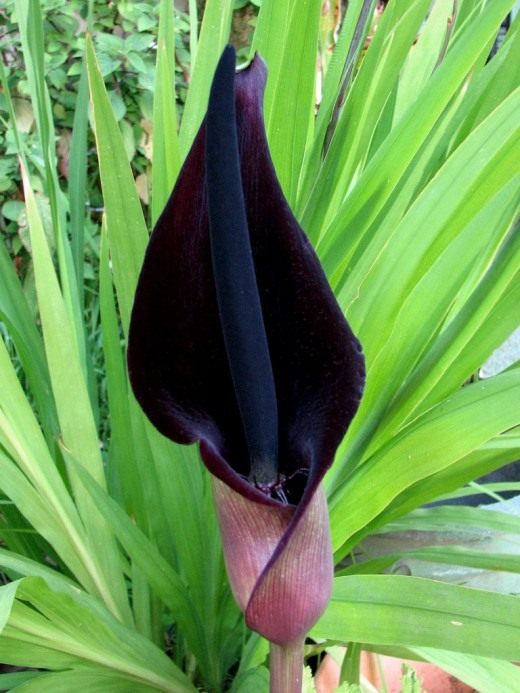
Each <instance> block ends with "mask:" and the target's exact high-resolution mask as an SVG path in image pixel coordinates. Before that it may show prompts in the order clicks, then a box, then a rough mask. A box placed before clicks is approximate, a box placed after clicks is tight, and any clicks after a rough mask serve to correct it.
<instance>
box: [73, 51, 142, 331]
mask: <svg viewBox="0 0 520 693" xmlns="http://www.w3.org/2000/svg"><path fill="white" fill-rule="evenodd" d="M86 50H87V69H88V76H89V84H90V98H91V101H92V109H93V119H94V127H95V135H96V143H97V149H98V159H99V169H100V174H101V185H102V189H103V200H104V203H105V214H106V226H107V231H108V238H109V244H110V251H111V253H112V261H113V263H114V279H115V285H116V290H117V297H118V302H119V309H120V311H121V319H122V322H123V327H124V330H125V332H126V330H127V329H128V323H129V321H130V312H131V309H132V304H133V299H134V293H135V287H136V284H137V278H138V276H139V272H140V270H141V264H142V261H143V257H144V251H145V248H146V244H147V243H148V232H147V230H146V225H145V222H144V218H143V212H142V209H141V203H140V202H139V197H138V195H137V190H136V187H135V183H134V180H133V177H132V173H131V170H130V166H129V163H128V159H127V156H126V151H125V148H124V145H123V141H122V138H121V132H120V130H119V128H118V125H117V121H116V119H115V117H114V112H113V111H112V107H111V105H110V101H109V99H108V96H107V92H106V89H105V85H104V84H103V78H102V77H101V73H100V72H99V67H98V65H97V62H96V57H95V55H94V49H93V46H92V42H91V40H90V38H88V39H87V48H86Z"/></svg>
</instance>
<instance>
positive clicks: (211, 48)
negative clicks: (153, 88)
mask: <svg viewBox="0 0 520 693" xmlns="http://www.w3.org/2000/svg"><path fill="white" fill-rule="evenodd" d="M232 14H233V0H207V2H206V5H205V8H204V16H203V19H202V26H201V29H200V35H199V41H198V46H197V53H196V57H195V61H194V64H193V68H192V71H191V81H190V86H189V89H188V94H187V96H186V104H185V106H184V113H183V117H182V123H181V129H180V132H179V146H180V153H181V160H184V158H185V156H186V154H187V153H188V150H189V148H190V147H191V144H192V142H193V140H194V138H195V135H196V133H197V130H198V129H199V126H200V124H201V122H202V119H203V117H204V114H205V113H206V108H207V105H208V96H209V88H210V84H211V80H212V79H213V73H214V72H215V68H216V66H217V62H218V59H219V58H220V54H221V53H222V51H223V49H224V46H225V45H226V43H227V42H228V40H229V32H230V29H231V16H232Z"/></svg>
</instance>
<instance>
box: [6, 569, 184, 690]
mask: <svg viewBox="0 0 520 693" xmlns="http://www.w3.org/2000/svg"><path fill="white" fill-rule="evenodd" d="M17 597H18V599H19V600H20V601H18V600H17V602H16V603H15V604H14V605H13V607H12V609H11V613H10V617H9V621H8V625H7V626H6V627H5V635H6V637H7V638H12V639H15V640H17V639H18V640H21V641H22V642H23V641H24V640H26V641H27V640H28V641H29V642H34V643H35V644H36V645H43V646H45V647H47V648H49V649H51V650H54V649H55V650H57V651H58V652H61V653H64V654H68V655H69V656H70V657H71V658H72V661H74V663H75V664H76V665H80V664H82V663H83V664H87V665H88V664H94V665H95V666H96V667H103V668H105V669H107V670H108V672H114V673H119V674H121V675H122V676H124V677H125V678H126V679H127V680H128V681H129V685H130V682H132V681H135V682H136V683H137V685H139V684H141V685H142V684H144V685H147V686H150V687H151V688H153V687H155V688H156V689H158V690H163V691H194V690H195V689H194V688H193V686H192V685H191V684H190V683H189V681H188V679H187V678H186V676H185V675H184V674H183V673H182V672H181V671H180V670H179V669H178V668H177V667H176V665H175V664H173V662H172V661H171V660H170V659H168V657H167V656H166V655H165V654H164V653H163V652H161V651H160V650H159V649H158V648H156V647H155V646H154V645H153V644H152V643H150V642H149V641H147V640H146V639H145V638H143V637H141V636H140V635H138V634H137V633H136V632H135V631H132V630H130V629H128V628H126V627H124V626H122V625H121V624H119V623H118V622H117V621H116V620H115V619H114V620H113V621H112V623H111V624H110V626H109V625H108V624H107V622H106V621H104V620H101V619H99V618H98V616H97V615H96V614H95V613H93V612H92V611H91V610H90V609H86V608H85V607H83V606H81V605H79V604H77V603H76V602H75V601H74V600H73V599H72V598H71V597H69V596H68V595H66V594H61V593H58V592H54V591H52V590H51V589H49V588H48V587H47V585H46V583H45V581H44V580H42V579H41V578H23V579H22V580H20V581H19V582H18V590H17ZM22 600H23V601H22ZM24 602H26V603H29V604H30V605H31V606H32V607H34V608H29V607H28V606H26V605H25V604H24ZM27 636H28V637H27ZM78 683H79V681H78Z"/></svg>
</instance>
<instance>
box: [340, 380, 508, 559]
mask: <svg viewBox="0 0 520 693" xmlns="http://www.w3.org/2000/svg"><path fill="white" fill-rule="evenodd" d="M519 388H520V373H515V372H514V371H512V372H510V373H504V374H502V375H499V376H496V377H495V378H492V379H489V380H487V381H483V382H479V383H475V384H474V385H470V386H468V387H465V388H463V389H462V390H460V391H459V392H457V393H456V394H454V395H453V396H452V397H451V398H450V399H448V400H446V401H445V402H442V403H441V404H439V405H437V406H436V407H433V408H432V409H431V410H429V411H428V412H426V413H425V414H424V415H423V416H421V417H419V418H418V419H416V420H415V421H414V422H412V423H411V424H410V425H409V426H407V427H405V428H404V429H403V430H402V431H401V432H400V433H399V434H398V435H397V436H396V437H395V438H393V439H392V440H390V441H389V442H388V443H387V444H386V445H385V446H383V448H381V449H380V450H378V451H377V452H376V453H375V454H374V455H373V456H372V457H371V458H370V459H369V460H367V462H365V463H364V464H363V465H362V466H360V467H358V468H357V469H356V470H355V471H354V472H353V473H352V474H351V475H350V477H349V478H348V479H347V481H346V483H344V484H343V485H342V486H340V487H339V486H337V487H336V490H335V492H334V493H333V495H332V497H331V500H330V513H331V528H332V542H333V546H334V547H335V548H336V549H337V548H338V547H339V546H340V545H341V544H345V542H347V540H348V539H349V538H350V537H352V536H353V535H354V534H355V532H358V531H363V530H364V528H365V531H366V528H367V525H368V524H369V523H370V522H372V521H373V520H374V519H375V518H376V517H378V518H379V520H378V521H379V522H381V523H382V522H383V521H384V513H385V509H386V508H388V507H389V506H391V504H392V503H393V502H394V500H395V499H396V498H397V497H398V496H399V494H400V493H402V492H403V491H404V490H406V489H407V488H408V487H409V486H411V485H412V484H413V483H415V482H417V481H419V480H420V479H423V478H426V477H429V476H431V475H432V474H433V473H435V472H436V471H438V470H441V469H445V468H446V467H449V466H450V465H452V464H454V463H456V462H457V460H459V459H461V458H462V457H464V456H465V455H467V454H469V453H470V452H471V451H472V450H475V449H477V448H478V447H479V446H480V445H482V444H483V443H485V442H486V441H487V440H490V439H491V438H493V437H494V436H496V435H498V434H499V433H501V432H502V431H505V430H507V429H509V428H512V427H513V426H515V425H518V423H519V422H520V411H519V410H518V408H516V409H515V404H514V402H515V401H516V399H517V398H518V393H519V391H520V390H519ZM367 488H369V489H370V503H367V502H366V489H367ZM345 549H346V546H343V549H342V550H343V551H344V550H345ZM342 555H344V554H342Z"/></svg>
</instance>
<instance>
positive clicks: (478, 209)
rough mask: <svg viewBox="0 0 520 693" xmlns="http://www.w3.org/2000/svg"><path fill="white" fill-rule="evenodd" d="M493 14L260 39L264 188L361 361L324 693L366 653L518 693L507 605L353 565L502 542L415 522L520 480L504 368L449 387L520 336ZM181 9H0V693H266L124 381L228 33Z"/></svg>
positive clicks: (207, 512)
mask: <svg viewBox="0 0 520 693" xmlns="http://www.w3.org/2000/svg"><path fill="white" fill-rule="evenodd" d="M513 4H514V3H513V1H512V0H494V2H493V3H488V2H483V1H482V0H460V1H459V2H457V3H454V2H453V0H436V2H435V3H434V4H432V3H431V2H430V0H413V1H412V2H408V0H406V1H405V0H391V2H390V3H388V6H387V8H386V10H385V12H384V14H383V15H382V16H377V17H376V18H375V20H374V10H375V6H376V2H375V1H370V0H352V2H351V3H349V6H348V11H347V13H346V15H345V18H344V21H343V23H342V25H341V28H339V27H338V28H339V34H337V35H335V34H334V31H335V29H334V25H332V27H333V28H332V29H331V24H330V21H329V20H330V17H326V18H325V19H326V20H327V21H325V20H324V19H323V17H322V15H321V12H322V3H321V1H318V0H263V2H262V4H261V9H260V11H259V14H258V17H257V18H256V19H255V25H256V26H255V33H254V35H253V49H255V50H258V51H259V52H260V53H261V55H262V56H263V57H264V59H265V60H266V62H267V64H268V67H269V81H268V87H267V92H266V98H265V109H264V111H265V121H266V129H267V133H268V138H269V143H270V148H271V152H272V156H273V160H274V162H275V166H276V169H277V173H278V175H279V178H280V181H281V183H282V185H283V188H284V191H285V193H286V196H287V198H288V200H289V202H290V204H291V206H292V208H293V209H294V210H295V213H296V215H297V217H298V219H300V220H301V222H302V225H303V227H304V228H305V230H306V232H307V233H308V234H309V237H310V238H311V240H312V242H313V243H314V244H315V247H316V249H317V252H318V254H319V256H320V258H321V260H322V263H323V265H324V268H325V270H326V271H327V273H328V275H329V278H330V281H331V284H332V286H333V288H334V290H335V292H336V295H337V298H338V301H339V303H340V305H341V307H342V309H343V310H344V311H345V313H346V314H347V316H348V319H349V321H350V322H351V324H352V326H353V328H354V330H355V332H356V333H357V334H358V335H359V336H360V338H361V341H362V343H363V345H364V348H365V352H366V356H367V365H368V374H369V377H368V381H367V389H366V393H365V396H364V399H363V404H362V407H361V410H360V412H359V415H358V416H357V418H356V420H355V422H354V424H353V425H352V427H351V429H350V430H349V432H348V435H347V437H346V439H345V441H344V442H343V444H342V446H341V448H340V450H339V452H338V455H337V459H336V462H335V465H334V467H333V469H332V470H331V472H330V474H329V475H328V476H327V479H326V490H327V493H328V498H329V506H330V514H331V530H332V537H333V543H334V549H335V552H336V559H337V566H338V571H337V577H336V580H335V589H334V595H333V599H332V601H331V605H330V607H329V609H328V610H327V612H326V613H325V615H324V616H323V618H322V619H321V620H320V622H319V623H318V624H317V625H316V626H315V628H314V629H313V631H312V636H313V638H314V639H315V642H316V643H317V644H315V645H314V646H312V647H311V651H312V653H316V652H317V651H319V652H322V651H325V650H327V649H329V648H331V647H333V646H334V645H335V644H337V643H350V644H351V646H350V648H349V654H348V655H347V657H346V659H345V661H344V666H343V669H342V672H343V673H342V678H343V681H344V682H345V684H353V685H355V684H357V682H358V666H357V661H356V659H357V658H358V657H359V652H360V649H361V648H364V649H368V650H372V651H375V652H381V653H391V654H396V655H406V656H407V657H410V658H412V659H413V658H415V659H427V660H430V661H432V662H435V663H438V664H439V665H440V666H442V667H443V668H446V669H447V670H448V671H450V672H452V673H454V674H455V675H456V676H458V677H460V678H462V679H463V680H466V681H468V682H469V683H471V685H473V686H475V687H476V688H478V689H479V690H483V691H487V690H489V691H493V693H494V692H495V691H496V690H507V691H509V690H517V689H519V688H520V679H519V673H518V668H517V667H515V666H514V665H513V664H512V663H511V662H513V661H516V660H520V650H519V646H518V643H519V642H520V631H519V625H518V624H519V623H520V606H519V603H520V602H519V599H518V597H513V596H510V595H506V594H499V593H498V592H491V591H489V592H484V591H478V590H473V589H469V588H468V587H464V586H461V585H453V584H444V583H440V582H437V581H435V580H432V579H424V578H418V577H404V576H401V575H394V574H391V566H393V565H394V564H395V562H396V560H399V559H400V558H402V557H403V556H406V555H407V554H408V553H409V552H408V551H406V550H403V549H400V550H399V551H398V552H397V554H395V553H391V554H388V555H384V556H382V557H381V556H379V557H370V556H368V557H367V556H363V555H361V556H360V551H361V542H362V540H363V539H365V538H367V537H369V536H371V535H374V534H375V533H387V534H388V533H392V532H396V531H398V530H404V531H413V532H417V531H420V530H422V531H424V532H433V530H436V531H437V532H439V531H440V532H441V533H444V534H450V533H453V532H454V530H459V531H460V530H461V529H468V528H469V529H471V530H473V531H477V532H478V531H485V532H491V533H492V532H506V533H508V534H511V535H518V531H519V530H518V522H516V520H515V519H514V518H513V519H511V518H510V517H509V516H507V515H505V514H504V513H501V512H496V511H495V512H492V511H488V510H481V509H476V508H471V509H459V510H457V513H456V514H454V512H453V510H452V509H449V508H442V507H440V508H430V509H418V508H419V506H421V505H422V504H424V503H426V502H428V501H431V500H433V499H436V498H439V497H442V496H443V495H447V494H454V493H455V494H456V493H465V491H464V490H460V491H458V490H457V489H460V487H461V486H463V485H464V484H466V483H468V482H469V481H471V480H472V479H474V478H476V477H478V476H480V475H481V474H484V473H485V472H488V471H490V470H492V469H496V468H498V467H500V466H502V465H503V464H506V463H507V462H509V461H511V460H514V459H515V458H517V456H518V450H519V426H520V414H519V410H518V406H517V404H518V396H519V392H520V378H519V376H520V371H519V369H518V364H513V366H512V367H511V368H510V369H509V370H507V371H506V372H504V373H502V374H500V375H498V376H495V377H493V378H490V379H488V380H486V381H478V380H476V381H475V382H471V383H469V384H468V380H469V379H473V380H474V377H473V376H474V374H475V372H476V371H478V368H479V367H480V365H481V364H482V363H483V362H484V361H485V359H486V358H487V357H488V356H489V354H490V353H491V352H492V351H493V349H495V348H496V347H497V346H499V345H500V344H501V342H502V341H503V340H504V339H505V338H506V337H507V336H508V335H509V334H510V333H511V332H512V331H513V329H514V328H515V327H516V325H517V321H518V316H517V311H518V305H519V300H520V272H519V266H520V263H519V258H520V236H519V234H518V227H517V222H516V220H517V218H518V210H519V208H518V199H519V195H518V191H519V180H518V171H517V167H516V165H515V162H516V161H517V160H518V154H519V151H518V150H519V142H520V136H519V130H518V112H519V108H520V91H519V85H518V73H517V70H516V69H515V68H516V65H517V62H518V56H519V51H520V30H519V29H520V27H519V23H518V19H517V20H516V21H515V22H514V23H513V25H512V26H511V28H510V30H509V32H508V34H507V36H506V39H505V41H504V43H503V45H502V47H501V48H500V50H499V51H498V52H497V54H496V55H495V56H494V57H493V58H492V59H491V60H488V57H489V54H490V51H491V48H492V46H493V43H494V41H495V37H496V35H497V32H498V28H499V26H500V23H501V22H502V20H503V18H504V17H505V16H506V14H507V13H508V12H509V11H510V10H511V7H512V6H513ZM187 7H188V10H189V13H188V15H183V14H178V13H176V15H175V18H174V15H173V12H172V4H171V2H169V0H162V2H161V3H151V2H150V3H148V2H139V3H130V2H118V3H112V4H110V3H108V4H107V3H104V4H103V3H97V2H96V3H92V6H91V17H90V20H89V19H88V17H87V10H88V5H85V3H79V2H78V3H76V2H71V3H68V4H67V5H65V6H62V4H61V3H57V2H50V1H44V0H42V2H41V3H40V2H38V1H37V0H31V2H29V1H28V0H15V1H14V2H7V3H4V6H2V8H1V10H0V11H1V12H2V17H3V18H6V19H7V21H6V22H5V23H4V26H3V28H2V30H1V41H2V49H3V63H2V74H1V75H0V76H1V78H2V93H1V95H0V96H1V102H0V116H1V118H2V131H1V132H2V135H1V136H2V138H3V139H2V143H1V146H2V147H5V150H6V152H7V155H6V156H5V157H3V159H2V164H1V166H2V167H4V168H2V169H0V178H1V181H2V184H1V187H2V188H3V189H2V190H1V191H0V194H1V195H3V202H2V224H3V227H2V231H3V234H2V235H3V236H4V238H5V240H6V241H7V244H6V246H4V244H2V245H1V246H0V319H1V333H2V339H1V340H0V374H1V377H0V488H1V491H2V496H1V498H0V502H1V504H2V505H1V508H2V512H1V514H0V539H1V541H2V547H0V567H1V570H2V572H3V574H4V575H5V576H6V584H5V585H4V586H2V587H1V588H0V661H1V662H5V663H9V664H12V665H15V666H21V667H24V668H28V670H24V671H21V672H16V673H10V674H1V675H0V687H5V688H6V689H8V690H26V691H31V690H35V691H41V690H49V691H68V690H71V689H74V690H81V689H84V690H89V691H106V690H107V689H110V690H114V691H124V690H128V688H129V686H131V687H132V689H135V690H138V691H150V690H163V691H193V690H196V689H199V690H205V691H221V690H228V689H229V690H232V691H234V692H235V693H236V692H240V691H244V692H246V691H249V690H253V689H254V690H259V691H261V690H265V687H266V680H267V679H266V665H267V661H266V653H267V647H266V643H265V642H263V641H262V640H261V638H259V637H258V636H257V635H255V634H253V633H250V632H248V631H247V630H246V628H245V627H244V625H243V622H242V618H241V615H240V614H239V612H238V609H237V608H236V606H235V604H234V602H233V599H232V597H231V594H230V591H229V588H228V586H227V582H226V579H225V571H224V566H223V561H222V555H221V549H220V540H219V536H218V531H217V527H216V523H215V518H214V511H213V506H212V496H211V490H210V484H209V480H208V476H207V474H206V472H205V471H204V469H203V467H202V465H201V464H200V462H199V460H198V453H197V450H196V448H194V447H190V448H186V447H180V446H175V445H173V444H172V443H171V442H170V441H167V440H165V439H164V438H163V437H161V436H160V435H159V434H158V433H157V432H156V431H155V430H154V429H153V428H152V427H151V426H150V424H149V423H148V422H147V420H146V419H145V417H144V415H143V414H142V412H141V411H140V409H139V407H138V406H137V404H136V402H135V400H134V399H133V397H132V393H131V390H130V388H129V384H128V380H127V376H126V367H125V356H124V344H125V337H126V331H127V327H128V319H129V314H130V310H131V306H132V300H133V292H134V288H135V284H136V281H137V276H138V273H139V269H140V266H141V262H142V257H143V253H144V249H145V247H146V243H147V241H148V234H149V229H150V228H151V226H152V224H153V220H154V219H156V218H157V216H158V214H159V212H160V210H161V209H162V207H163V205H164V203H165V200H166V198H167V196H168V194H169V192H170V190H171V187H172V185H173V183H174V181H175V178H176V176H177V173H178V170H179V166H180V164H181V162H182V160H183V159H184V157H185V156H186V153H187V152H188V150H189V147H190V145H191V142H192V139H193V136H194V134H195V132H196V131H197V128H198V126H199V124H200V122H201V120H202V117H203V115H204V112H205V108H206V100H207V93H208V89H209V85H210V82H211V79H212V75H213V70H214V66H215V64H216V61H217V59H218V56H219V55H220V52H221V50H222V48H223V46H224V45H225V43H226V42H227V41H228V38H229V35H230V29H231V23H232V18H233V13H234V11H235V9H236V7H235V3H234V2H231V1H230V0H208V2H207V3H206V8H205V13H204V16H203V18H202V20H201V17H200V16H199V15H198V3H196V2H195V1H193V2H189V3H188V4H187ZM78 12H79V14H78ZM158 12H159V24H158V25H157V16H158V15H157V13H158ZM82 13H83V15H82ZM255 13H256V10H255ZM89 21H90V25H91V28H92V32H91V36H92V40H89V39H85V37H84V32H83V29H84V28H85V26H86V25H88V23H89ZM376 24H377V31H376V30H375V25H376ZM331 31H332V38H331ZM331 42H332V44H334V45H335V49H334V51H331ZM67 46H72V50H68V49H67ZM246 53H247V49H245V50H244V51H243V52H242V55H244V54H246ZM188 56H189V58H188ZM22 57H23V60H22ZM317 57H318V64H319V68H320V69H319V78H320V80H321V88H318V89H317V88H316V74H317V71H316V58H317ZM65 87H66V88H65ZM317 92H318V95H319V100H320V107H319V110H318V111H317V113H316V96H317ZM29 107H30V108H29ZM65 133H68V134H66V135H65ZM151 137H153V150H154V156H153V159H152V158H151V148H150V138H151ZM69 138H70V149H69V150H68V151H69V156H68V163H69V165H68V170H67V171H65V170H64V168H63V166H64V159H63V157H62V155H61V154H60V151H61V150H60V146H61V145H62V143H63V141H64V140H68V139H69ZM94 148H95V149H94ZM152 161H153V165H152ZM143 175H144V176H145V177H146V181H145V185H144V186H143ZM136 181H137V185H136ZM150 189H151V198H146V194H148V193H149V191H150ZM143 198H144V202H143ZM146 202H148V204H146ZM13 258H14V262H13ZM457 536H458V535H457ZM436 537H437V535H436V534H431V544H430V545H428V546H426V547H423V549H422V553H421V552H419V554H420V556H422V560H426V561H433V560H435V561H440V562H443V561H444V562H447V563H450V562H451V563H452V564H454V565H460V566H471V567H477V568H482V569H489V568H494V569H495V570H500V571H508V572H511V573H518V572H519V564H518V555H517V554H515V553H514V552H512V551H510V552H486V551H484V550H472V551H469V550H468V548H467V547H464V546H457V545H456V544H455V545H452V544H451V545H449V546H447V547H446V546H443V545H439V544H436ZM360 558H361V559H362V560H361V561H359V559H360ZM366 558H369V559H370V558H371V560H365V559H366ZM389 570H390V574H384V573H385V571H386V572H387V573H388V571H389ZM40 670H43V671H40Z"/></svg>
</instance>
